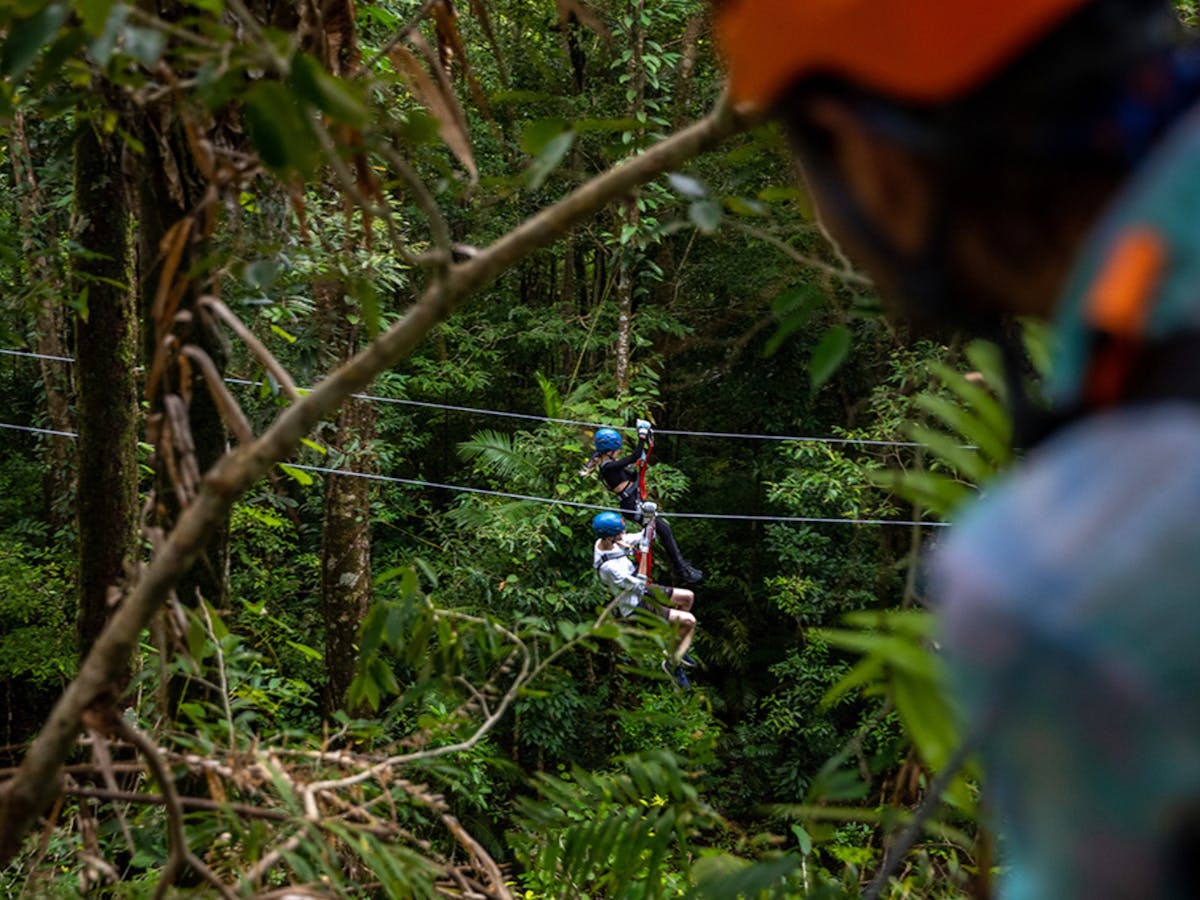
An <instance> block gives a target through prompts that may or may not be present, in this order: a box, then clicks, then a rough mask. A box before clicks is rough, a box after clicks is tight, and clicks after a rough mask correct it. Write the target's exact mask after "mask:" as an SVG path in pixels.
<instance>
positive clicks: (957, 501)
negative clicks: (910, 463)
mask: <svg viewBox="0 0 1200 900" xmlns="http://www.w3.org/2000/svg"><path fill="white" fill-rule="evenodd" d="M867 478H869V479H870V480H871V482H872V483H874V484H877V485H879V486H880V487H882V488H886V489H888V490H890V491H892V492H893V493H895V494H897V495H899V496H901V497H903V498H904V499H905V500H908V501H909V502H911V503H919V504H920V505H921V506H924V507H925V508H926V509H928V510H930V511H932V512H933V513H935V514H936V515H938V516H939V517H941V518H943V519H947V518H950V516H951V515H952V513H953V512H954V511H955V510H956V509H958V507H959V506H961V505H962V504H963V503H964V502H965V501H966V500H968V499H969V498H970V497H971V495H972V492H971V490H970V488H968V487H967V486H966V485H964V484H962V483H961V482H958V481H955V480H954V479H952V478H948V477H947V476H945V475H942V474H941V473H939V472H926V471H922V472H869V473H867Z"/></svg>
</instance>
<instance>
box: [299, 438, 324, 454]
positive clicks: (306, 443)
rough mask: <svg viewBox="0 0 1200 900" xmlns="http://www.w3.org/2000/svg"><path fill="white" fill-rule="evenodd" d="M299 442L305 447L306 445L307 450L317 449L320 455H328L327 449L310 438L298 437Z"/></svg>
mask: <svg viewBox="0 0 1200 900" xmlns="http://www.w3.org/2000/svg"><path fill="white" fill-rule="evenodd" d="M300 443H302V444H303V445H304V446H305V447H307V448H308V449H309V450H316V451H317V452H318V453H320V454H321V455H322V456H328V455H329V451H328V450H327V449H325V448H324V447H322V446H321V445H320V444H318V443H317V442H316V441H314V440H311V439H309V438H300Z"/></svg>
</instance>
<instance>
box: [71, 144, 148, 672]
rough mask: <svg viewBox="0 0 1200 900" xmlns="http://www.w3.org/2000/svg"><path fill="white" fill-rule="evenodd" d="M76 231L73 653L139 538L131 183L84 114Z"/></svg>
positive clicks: (96, 625)
mask: <svg viewBox="0 0 1200 900" xmlns="http://www.w3.org/2000/svg"><path fill="white" fill-rule="evenodd" d="M73 231H74V237H75V240H76V241H77V242H78V244H79V246H80V247H82V248H83V249H84V250H85V251H87V252H86V253H84V254H79V255H77V257H76V262H75V265H74V268H73V271H72V273H71V281H72V284H71V289H72V292H73V293H74V294H75V295H79V294H80V292H81V291H83V290H84V289H86V291H87V315H86V316H80V317H79V320H78V321H77V322H76V324H75V333H76V350H75V364H76V374H77V379H78V385H79V447H78V454H79V457H78V458H79V486H78V504H77V508H78V516H79V609H78V612H77V616H76V631H77V634H78V641H79V651H80V654H81V655H82V654H85V653H87V651H88V650H89V649H90V648H91V646H92V642H93V641H94V640H95V638H96V636H97V635H98V634H99V633H100V629H101V628H103V627H104V623H105V621H106V620H107V618H108V615H109V611H110V610H111V609H112V605H111V604H110V595H111V592H113V591H116V590H117V589H119V587H120V586H121V585H122V583H123V582H124V578H125V562H126V560H127V559H131V558H132V556H133V554H134V551H135V547H136V523H137V479H138V467H137V427H138V397H137V381H136V378H135V374H134V373H135V369H136V361H137V311H136V306H135V304H134V294H133V288H132V285H131V284H130V218H129V188H128V185H127V184H126V181H125V178H124V175H123V174H122V166H121V146H120V142H119V140H117V139H115V138H114V137H113V136H111V135H102V134H98V133H97V131H96V130H95V129H94V128H93V127H91V125H90V123H86V122H85V123H84V124H83V126H82V127H81V128H80V129H79V134H78V136H77V138H76V142H75V198H74V226H73Z"/></svg>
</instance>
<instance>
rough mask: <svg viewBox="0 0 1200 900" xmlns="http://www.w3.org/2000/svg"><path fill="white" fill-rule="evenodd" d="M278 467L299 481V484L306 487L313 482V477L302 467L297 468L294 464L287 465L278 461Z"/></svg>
mask: <svg viewBox="0 0 1200 900" xmlns="http://www.w3.org/2000/svg"><path fill="white" fill-rule="evenodd" d="M279 468H281V469H283V471H284V472H286V473H287V474H288V475H290V476H291V477H292V478H294V479H296V481H298V482H300V484H302V485H304V486H305V487H308V486H309V485H310V484H312V483H313V477H312V476H311V475H309V474H308V473H307V472H305V471H304V470H303V469H297V468H296V467H295V466H289V465H288V464H287V463H282V462H281V463H280V464H279Z"/></svg>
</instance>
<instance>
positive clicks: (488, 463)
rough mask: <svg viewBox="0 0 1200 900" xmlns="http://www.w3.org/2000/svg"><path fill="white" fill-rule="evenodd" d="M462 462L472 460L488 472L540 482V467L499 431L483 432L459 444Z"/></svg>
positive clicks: (507, 436) (530, 481)
mask: <svg viewBox="0 0 1200 900" xmlns="http://www.w3.org/2000/svg"><path fill="white" fill-rule="evenodd" d="M458 455H459V457H460V458H461V459H462V460H463V462H472V463H475V464H476V465H478V466H481V467H482V468H483V469H484V470H485V471H488V472H491V473H493V474H495V475H498V476H499V477H501V478H503V479H506V480H512V479H521V480H523V481H526V482H529V483H540V482H541V480H542V479H541V473H540V472H539V471H538V468H537V466H536V465H535V464H534V463H533V461H532V460H530V459H529V457H527V456H526V455H525V454H523V453H522V452H521V451H520V450H519V449H518V448H517V446H516V443H515V442H514V441H513V439H512V437H511V436H509V435H507V434H503V433H501V432H499V431H481V432H479V433H478V434H476V435H475V437H474V438H472V439H471V440H469V441H463V442H462V443H461V444H459V445H458Z"/></svg>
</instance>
